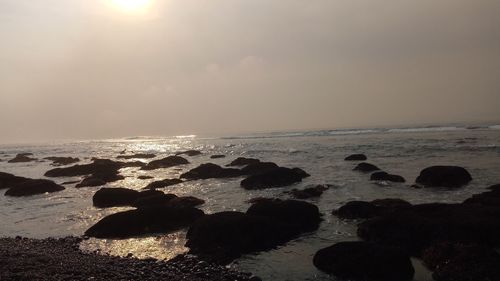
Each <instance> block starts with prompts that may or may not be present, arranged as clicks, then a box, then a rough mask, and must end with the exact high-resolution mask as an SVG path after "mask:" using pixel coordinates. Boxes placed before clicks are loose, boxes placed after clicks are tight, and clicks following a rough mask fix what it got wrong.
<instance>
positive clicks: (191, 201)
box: [168, 196, 205, 208]
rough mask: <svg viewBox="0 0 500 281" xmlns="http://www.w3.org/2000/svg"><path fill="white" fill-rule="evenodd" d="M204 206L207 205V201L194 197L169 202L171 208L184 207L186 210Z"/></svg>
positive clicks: (178, 198)
mask: <svg viewBox="0 0 500 281" xmlns="http://www.w3.org/2000/svg"><path fill="white" fill-rule="evenodd" d="M203 204H205V200H203V199H200V198H196V197H193V196H181V197H176V198H173V199H172V200H170V201H169V202H168V205H169V206H173V207H184V208H187V207H196V206H199V205H203Z"/></svg>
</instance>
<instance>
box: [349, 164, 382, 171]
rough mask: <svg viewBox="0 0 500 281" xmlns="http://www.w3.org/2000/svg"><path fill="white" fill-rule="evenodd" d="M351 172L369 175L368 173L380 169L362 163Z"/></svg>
mask: <svg viewBox="0 0 500 281" xmlns="http://www.w3.org/2000/svg"><path fill="white" fill-rule="evenodd" d="M353 170H354V171H360V172H364V173H369V172H373V171H378V170H380V169H379V168H378V167H377V166H375V165H373V164H370V163H365V162H363V163H359V164H358V165H357V166H356V167H354V169H353Z"/></svg>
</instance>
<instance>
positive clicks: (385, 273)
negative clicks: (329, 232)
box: [313, 242, 415, 281]
mask: <svg viewBox="0 0 500 281" xmlns="http://www.w3.org/2000/svg"><path fill="white" fill-rule="evenodd" d="M313 263H314V265H315V266H316V267H317V268H318V269H320V270H321V271H324V272H326V273H329V274H333V275H335V276H336V277H338V278H342V279H349V280H360V281H367V280H369V281H402V280H412V279H413V275H414V274H415V270H414V268H413V265H412V263H411V260H410V257H409V256H408V255H407V254H405V253H404V252H401V251H400V250H398V249H396V248H392V247H385V246H381V245H377V244H373V243H368V242H340V243H337V244H335V245H333V246H330V247H327V248H324V249H321V250H319V251H318V252H317V253H316V254H315V255H314V259H313Z"/></svg>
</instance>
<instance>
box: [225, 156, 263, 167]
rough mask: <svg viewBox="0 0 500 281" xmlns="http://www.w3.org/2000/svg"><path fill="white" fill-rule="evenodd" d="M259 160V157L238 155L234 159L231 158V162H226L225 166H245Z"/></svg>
mask: <svg viewBox="0 0 500 281" xmlns="http://www.w3.org/2000/svg"><path fill="white" fill-rule="evenodd" d="M259 162H260V160H259V159H254V158H245V157H238V158H236V159H235V160H233V162H231V163H229V164H227V165H226V166H246V165H250V164H257V163H259Z"/></svg>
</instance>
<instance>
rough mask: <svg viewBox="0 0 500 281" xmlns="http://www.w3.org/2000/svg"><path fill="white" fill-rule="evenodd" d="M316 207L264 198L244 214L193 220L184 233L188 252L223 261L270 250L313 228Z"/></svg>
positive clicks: (223, 262) (222, 214)
mask: <svg viewBox="0 0 500 281" xmlns="http://www.w3.org/2000/svg"><path fill="white" fill-rule="evenodd" d="M320 220H321V219H320V217H319V212H317V207H316V206H314V205H312V204H309V203H306V202H300V201H294V202H291V201H281V200H267V201H260V202H258V203H256V204H254V205H253V206H252V207H250V209H249V210H248V211H247V213H246V214H245V213H241V212H221V213H215V214H212V215H207V216H204V217H203V218H201V219H200V220H198V221H196V222H195V223H194V224H193V225H192V226H191V227H190V228H189V231H188V233H187V236H186V237H187V239H188V241H187V243H186V246H187V247H189V248H190V253H192V254H196V255H198V256H200V257H202V258H204V259H208V260H211V261H216V262H218V263H222V264H227V263H229V262H231V261H232V260H234V259H235V258H238V257H240V256H241V255H242V254H246V253H251V252H257V251H265V250H270V249H272V248H274V247H276V246H278V245H281V244H283V243H286V242H288V241H289V240H291V239H293V238H294V237H296V236H297V235H299V234H301V233H303V232H306V231H312V230H315V229H317V227H318V226H319V221H320Z"/></svg>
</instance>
